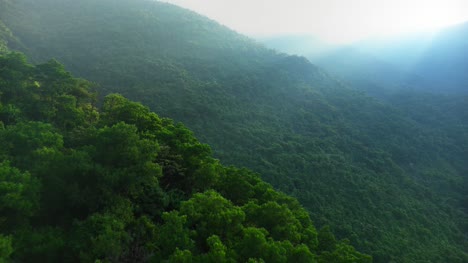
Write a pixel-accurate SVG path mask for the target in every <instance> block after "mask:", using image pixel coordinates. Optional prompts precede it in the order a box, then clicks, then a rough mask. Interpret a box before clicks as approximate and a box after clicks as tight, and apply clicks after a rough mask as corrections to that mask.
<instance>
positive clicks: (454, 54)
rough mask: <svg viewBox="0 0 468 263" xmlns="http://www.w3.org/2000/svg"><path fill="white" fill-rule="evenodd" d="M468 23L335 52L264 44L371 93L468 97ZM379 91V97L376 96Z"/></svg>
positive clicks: (312, 43)
mask: <svg viewBox="0 0 468 263" xmlns="http://www.w3.org/2000/svg"><path fill="white" fill-rule="evenodd" d="M467 38H468V23H465V24H461V25H457V26H453V27H449V28H446V29H443V30H441V31H439V32H436V33H414V34H407V35H403V36H400V37H391V38H381V39H369V40H364V41H360V42H358V43H354V44H349V45H341V46H336V45H335V46H331V45H327V44H326V43H321V42H320V41H318V40H316V39H315V38H313V37H309V36H303V37H295V38H290V37H276V38H270V39H264V40H262V42H264V43H265V44H266V45H267V46H269V47H272V48H275V49H277V50H279V51H283V52H286V53H291V54H298V55H303V56H306V57H308V58H309V59H310V60H311V61H313V63H316V64H317V65H319V66H321V67H323V68H326V69H327V70H328V71H329V72H332V73H334V74H336V75H337V76H341V77H342V78H343V79H344V80H345V81H348V80H349V81H350V84H351V85H353V86H355V87H356V88H360V89H365V90H366V91H370V92H372V93H379V92H382V90H383V91H388V90H390V91H394V90H395V89H397V90H399V89H405V90H408V89H410V90H411V89H419V90H426V91H431V92H437V93H441V92H442V93H460V92H461V93H463V94H467V93H468V88H467V85H468V84H467V83H468V79H467V77H466V74H465V72H467V70H468V63H467V62H466V61H467V57H466V56H467V54H468V52H467V50H468V44H467V40H466V39H467ZM376 91H377V92H376Z"/></svg>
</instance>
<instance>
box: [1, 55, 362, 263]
mask: <svg viewBox="0 0 468 263" xmlns="http://www.w3.org/2000/svg"><path fill="white" fill-rule="evenodd" d="M0 68H1V70H0V83H1V84H2V85H1V86H0V92H1V93H0V94H1V96H0V142H1V145H2V146H3V147H2V149H1V150H0V156H1V159H2V161H1V162H0V179H1V181H0V200H1V205H0V211H1V213H0V215H1V216H0V219H1V221H0V261H1V262H9V261H10V260H11V261H12V262H65V261H66V262H117V261H118V262H142V261H152V262H163V261H164V262H247V261H248V262H333V261H334V262H371V257H370V256H367V255H364V254H361V253H359V252H357V251H356V250H355V249H354V248H353V247H352V246H350V245H349V244H348V242H347V241H346V240H344V241H337V240H336V239H335V237H334V236H333V234H332V233H331V232H330V230H329V228H323V229H321V230H320V231H318V232H317V231H316V229H315V227H314V226H313V225H312V221H311V220H310V218H309V215H308V214H307V212H306V211H305V210H304V209H303V208H302V207H301V206H300V205H299V203H298V201H297V200H295V199H293V198H291V197H288V196H286V195H284V194H282V193H280V192H277V191H275V190H273V188H272V187H271V186H270V185H269V184H267V183H265V182H263V181H262V180H261V179H260V178H259V177H258V176H257V175H256V174H254V173H252V172H250V171H248V170H245V169H237V168H234V167H226V166H222V165H221V164H220V163H219V161H218V160H216V159H213V158H212V157H211V150H210V148H209V147H208V146H207V145H205V144H201V143H200V142H198V141H197V140H196V139H195V138H194V137H193V135H192V133H191V132H190V131H189V130H188V129H187V128H185V127H184V126H183V125H181V124H175V123H174V122H173V121H172V120H170V119H165V118H160V117H159V116H157V115H156V114H155V113H152V112H150V111H149V109H148V108H147V107H144V106H142V105H141V104H139V103H135V102H132V101H129V100H127V99H125V98H124V97H122V96H121V95H117V94H110V95H108V96H106V98H105V99H104V102H103V103H102V107H101V108H100V109H98V108H96V107H95V106H94V105H95V103H96V94H95V93H94V92H92V90H91V89H90V83H89V82H87V81H85V80H82V79H75V78H73V77H72V76H71V75H70V74H69V73H68V72H66V71H65V70H64V67H63V66H62V65H61V64H59V63H57V62H56V61H54V60H51V61H49V62H48V63H46V64H41V65H38V66H32V65H30V64H28V63H26V58H25V57H24V56H23V55H21V54H19V53H8V54H4V55H0ZM95 260H97V261H95Z"/></svg>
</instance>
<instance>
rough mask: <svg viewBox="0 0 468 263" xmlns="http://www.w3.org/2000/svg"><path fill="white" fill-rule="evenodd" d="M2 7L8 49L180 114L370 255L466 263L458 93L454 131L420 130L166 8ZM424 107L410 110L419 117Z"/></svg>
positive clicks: (304, 64) (464, 144)
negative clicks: (54, 61)
mask: <svg viewBox="0 0 468 263" xmlns="http://www.w3.org/2000/svg"><path fill="white" fill-rule="evenodd" d="M0 4H1V6H0V7H1V8H0V19H1V20H2V21H3V22H4V23H5V25H6V26H7V27H8V28H9V29H10V30H11V32H13V35H14V37H15V38H16V39H17V42H16V43H14V44H12V45H10V47H11V48H12V49H19V50H21V51H23V52H25V53H26V54H27V55H28V56H29V57H31V58H32V60H33V61H35V62H44V61H46V60H48V59H49V58H51V57H54V58H56V59H57V60H58V61H60V62H62V63H64V64H65V65H66V67H67V69H70V70H71V72H72V73H73V74H76V75H77V76H80V77H85V78H87V79H89V80H91V81H93V82H95V83H97V84H98V85H99V86H98V87H97V89H98V90H99V91H100V92H101V94H106V93H109V92H119V93H122V94H123V95H125V96H127V97H129V98H131V99H133V100H136V101H139V102H142V103H143V104H145V105H148V106H149V107H150V108H151V109H152V110H154V111H156V112H158V113H159V114H160V115H161V116H164V117H170V118H173V119H175V120H176V121H182V122H183V123H184V124H185V125H187V126H188V127H189V128H190V129H191V130H193V131H194V132H195V134H196V136H197V137H198V138H200V140H201V141H202V142H205V143H208V144H209V145H211V146H212V148H213V152H214V156H215V157H216V158H219V159H220V160H221V162H223V163H226V164H234V165H237V166H245V167H247V168H249V169H252V170H254V171H255V172H258V173H260V174H261V175H262V178H263V179H264V180H266V181H267V182H269V183H271V184H272V185H273V186H274V187H276V188H278V189H280V190H282V191H284V192H286V193H288V194H292V195H293V196H295V197H297V198H298V199H299V201H300V203H301V204H302V205H303V206H304V207H305V208H306V209H307V210H308V212H309V213H310V216H311V218H312V220H313V221H314V222H315V223H316V224H317V225H318V226H325V225H330V227H331V229H332V231H333V232H334V233H336V234H337V236H338V237H339V238H349V239H350V242H351V244H352V245H354V246H356V247H357V248H358V250H360V251H363V252H365V253H368V254H371V255H372V256H373V258H374V261H376V262H392V261H393V262H417V261H418V260H419V261H422V262H424V261H426V262H427V261H429V262H430V261H432V262H446V261H447V259H449V260H448V262H466V261H468V256H467V254H466V252H465V251H464V248H465V247H467V245H468V243H467V238H466V234H464V233H466V232H467V229H466V218H467V217H466V209H463V200H466V194H465V192H464V190H463V189H464V188H463V187H464V185H466V184H467V183H466V174H467V167H466V160H468V153H467V150H466V149H468V136H467V122H466V115H463V114H462V113H463V112H466V111H465V110H466V108H467V104H466V103H463V101H460V102H459V103H458V104H457V106H456V109H454V112H456V114H455V115H450V118H451V119H452V120H453V122H451V123H453V124H454V125H453V126H449V127H445V126H438V125H435V124H436V123H437V120H434V121H433V122H426V124H424V123H421V122H420V121H419V120H418V119H416V116H413V115H408V114H407V112H405V111H404V110H401V109H396V108H395V107H393V106H389V105H387V104H384V103H382V102H379V101H378V100H376V99H372V98H370V97H368V96H366V95H365V94H363V93H360V92H356V91H353V90H351V89H348V88H347V87H345V86H344V85H342V84H341V83H340V82H339V81H337V80H335V79H334V78H333V77H331V76H329V75H328V74H326V73H325V72H324V71H322V70H321V69H319V68H317V67H315V66H314V65H312V64H310V63H309V62H308V61H307V60H306V59H304V58H301V57H296V56H287V55H284V54H278V53H275V52H274V51H271V50H268V49H266V48H263V47H262V46H261V45H259V44H257V43H255V42H253V41H251V40H249V39H247V38H245V37H243V36H241V35H238V34H236V33H235V32H233V31H231V30H229V29H227V28H225V27H223V26H221V25H219V24H217V23H215V22H213V21H211V20H209V19H207V18H205V17H202V16H199V15H197V14H195V13H192V12H190V11H187V10H184V9H180V8H178V7H175V6H172V5H168V4H164V3H159V2H153V1H144V0H139V1H129V0H113V1H110V0H101V1H95V0H94V1H91V0H80V1H76V0H75V1H68V0H61V1H58V0H56V1H53V0H40V1H37V0H36V1H33V0H17V1H7V0H2V1H0ZM441 103H444V102H441ZM405 105H406V104H405ZM424 105H425V104H424V102H422V103H421V102H420V103H418V104H414V105H407V106H408V107H407V108H408V109H409V108H410V107H409V106H414V107H416V108H415V109H414V110H416V111H418V112H420V113H421V115H422V116H421V118H426V117H428V116H426V115H425V114H424V113H425V111H423V109H424V108H423V106H424ZM411 110H413V108H411ZM438 114H439V115H434V117H436V118H445V117H447V116H445V115H444V114H445V112H444V111H440V112H439V113H438ZM426 119H427V118H426ZM453 135H455V136H453ZM234 189H235V188H234Z"/></svg>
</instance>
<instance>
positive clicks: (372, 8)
mask: <svg viewBox="0 0 468 263" xmlns="http://www.w3.org/2000/svg"><path fill="white" fill-rule="evenodd" d="M166 2H170V3H173V4H177V5H180V6H183V7H186V8H188V9H192V10H194V11H196V12H198V13H201V14H203V15H206V16H208V17H210V18H212V19H214V20H216V21H218V22H220V23H222V24H224V25H226V26H228V27H230V28H232V29H234V30H236V31H238V32H240V33H243V34H247V35H250V36H254V37H256V36H271V35H278V34H311V35H315V36H317V37H319V38H321V39H322V40H325V41H328V42H333V43H343V42H352V41H356V40H359V39H363V38H368V37H375V36H377V37H378V36H387V35H397V34H401V33H408V32H416V31H425V32H427V31H434V30H437V29H439V28H441V27H444V26H448V25H452V24H456V23H461V22H463V21H467V20H468V1H467V0H391V1H390V0H287V1H286V0H277V1H266V0H167V1H166Z"/></svg>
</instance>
